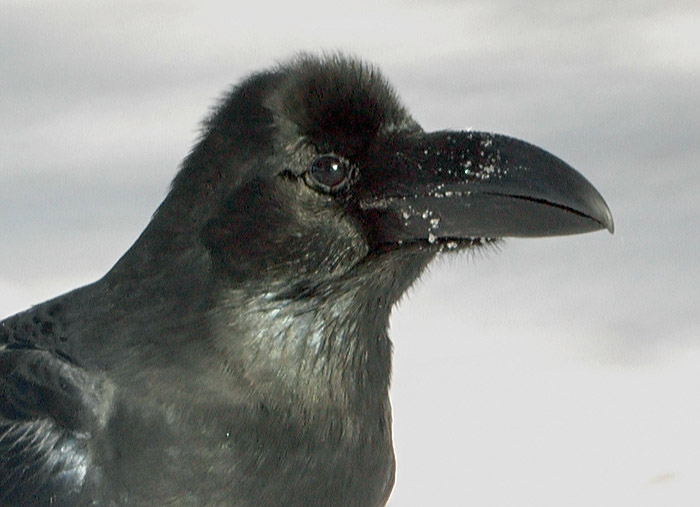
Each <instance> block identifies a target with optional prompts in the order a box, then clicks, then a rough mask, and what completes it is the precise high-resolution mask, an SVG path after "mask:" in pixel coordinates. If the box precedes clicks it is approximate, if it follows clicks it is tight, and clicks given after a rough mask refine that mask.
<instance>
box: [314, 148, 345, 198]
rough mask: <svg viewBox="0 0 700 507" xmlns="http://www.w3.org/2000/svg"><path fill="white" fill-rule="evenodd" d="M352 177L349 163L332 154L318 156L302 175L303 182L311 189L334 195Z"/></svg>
mask: <svg viewBox="0 0 700 507" xmlns="http://www.w3.org/2000/svg"><path fill="white" fill-rule="evenodd" d="M351 177H352V167H351V165H350V163H349V162H348V161H347V160H345V159H343V158H341V157H339V156H337V155H333V154H326V155H319V156H318V157H316V158H315V159H313V161H312V162H311V164H310V165H309V169H308V170H307V171H306V172H305V173H304V180H305V182H306V184H307V185H309V186H310V187H311V188H314V189H316V190H319V191H321V192H325V193H334V192H337V191H339V190H340V189H342V188H343V187H345V186H346V185H347V184H348V182H349V181H350V179H351Z"/></svg>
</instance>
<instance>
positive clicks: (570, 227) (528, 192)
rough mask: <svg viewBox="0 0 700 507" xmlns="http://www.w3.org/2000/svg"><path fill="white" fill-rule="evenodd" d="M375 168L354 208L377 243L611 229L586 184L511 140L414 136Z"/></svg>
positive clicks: (392, 146) (389, 150) (388, 149)
mask: <svg viewBox="0 0 700 507" xmlns="http://www.w3.org/2000/svg"><path fill="white" fill-rule="evenodd" d="M377 161H378V166H377V167H375V168H374V169H375V170H373V171H372V174H370V175H368V176H367V177H366V178H367V179H366V180H365V182H364V185H363V187H364V188H363V190H364V191H363V192H362V193H363V196H362V197H361V200H360V207H361V209H362V210H363V212H364V213H363V214H366V216H367V218H368V220H369V221H370V222H371V224H372V225H371V229H372V233H371V234H372V235H373V236H374V240H375V241H376V242H377V243H379V244H386V243H402V242H405V241H411V240H428V241H430V242H434V241H436V240H438V239H440V240H450V239H466V238H501V237H507V236H520V237H538V236H557V235H564V234H578V233H583V232H590V231H596V230H599V229H607V230H609V231H610V232H613V229H614V226H613V219H612V215H611V213H610V209H609V208H608V206H607V204H606V203H605V201H604V200H603V198H602V197H601V195H600V194H599V193H598V191H597V190H596V189H595V188H594V187H593V185H591V184H590V183H589V182H588V181H587V180H586V179H585V178H584V177H583V176H581V174H579V173H578V172H577V171H576V170H574V169H573V168H572V167H570V166H569V165H568V164H566V163H565V162H563V161H562V160H560V159H558V158H557V157H555V156H554V155H552V154H550V153H548V152H546V151H544V150H542V149H540V148H537V147H536V146H533V145H531V144H529V143H526V142H524V141H520V140H518V139H514V138H511V137H507V136H502V135H496V134H487V133H481V132H436V133H430V134H419V135H415V136H411V137H409V138H403V139H400V140H398V139H397V140H394V141H392V142H391V143H389V144H388V145H387V146H384V147H383V149H382V155H380V156H379V157H378V159H377ZM363 179H364V178H363Z"/></svg>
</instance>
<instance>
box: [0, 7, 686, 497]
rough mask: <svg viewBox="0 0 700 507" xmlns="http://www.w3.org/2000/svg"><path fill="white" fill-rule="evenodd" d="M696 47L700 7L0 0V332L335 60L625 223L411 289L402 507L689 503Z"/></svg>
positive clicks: (399, 355)
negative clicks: (308, 69) (596, 199)
mask: <svg viewBox="0 0 700 507" xmlns="http://www.w3.org/2000/svg"><path fill="white" fill-rule="evenodd" d="M699 47H700V5H699V4H698V3H697V1H687V2H685V1H680V0H674V1H654V2H652V1H634V2H633V1H629V0H628V1H621V2H614V3H613V2H607V1H587V2H561V1H553V0H552V1H548V0H539V1H534V2H515V1H508V0H503V1H493V0H491V1H474V2H458V1H442V2H435V1H430V2H428V1H419V0H416V1H391V2H377V1H364V0H361V1H355V2H342V3H339V4H338V5H335V4H333V3H331V2H321V1H318V2H288V3H275V2H269V1H266V0H262V1H257V2H240V3H235V2H234V3H230V2H225V3H224V2H222V3H221V4H219V3H215V2H196V3H195V2H191V3H190V2H180V1H168V2H165V1H163V2H133V1H123V2H96V1H92V2H87V1H86V2H68V1H31V2H29V1H8V0H0V90H2V92H1V93H0V238H2V241H1V242H0V317H3V316H7V315H10V314H12V313H14V312H16V311H19V310H22V309H24V308H26V307H28V306H29V305H31V304H34V303H38V302H41V301H43V300H45V299H48V298H49V297H51V296H55V295H58V294H60V293H62V292H65V291H67V290H69V289H71V288H74V287H77V286H79V285H83V284H85V283H88V282H91V281H93V280H95V279H97V278H98V277H100V276H101V275H102V274H103V273H104V272H106V271H107V270H108V269H109V268H110V267H111V265H112V264H113V263H114V262H115V261H116V260H117V259H118V258H119V256H120V255H121V254H122V253H123V252H124V251H125V250H126V249H127V248H128V247H129V246H130V244H131V243H132V242H133V241H134V240H135V239H136V237H137V236H138V234H139V232H140V231H141V230H142V229H143V227H145V225H146V224H147V222H148V220H149V217H150V214H151V213H152V212H153V211H154V210H155V208H156V206H157V205H158V204H159V202H160V201H161V200H162V198H163V197H164V196H165V193H166V191H167V188H168V184H169V182H170V179H171V178H172V177H173V176H174V174H175V172H176V170H177V167H178V164H179V162H180V160H181V159H182V158H183V157H184V156H185V155H186V154H187V153H188V150H189V148H190V147H191V145H192V144H193V142H194V141H195V139H196V136H197V132H198V124H199V122H200V121H201V119H202V118H203V117H204V116H205V115H206V113H207V111H208V110H209V108H210V107H211V106H212V105H213V103H214V102H215V100H216V98H218V97H219V96H220V95H221V94H222V92H223V91H224V90H226V89H227V88H228V87H229V86H230V84H232V83H235V82H236V81H238V80H239V79H240V78H241V77H243V76H245V75H246V74H248V73H249V72H251V71H254V70H258V69H261V68H264V67H267V66H269V65H271V64H274V63H275V62H277V61H279V60H283V59H285V58H287V57H289V56H290V55H292V54H293V53H294V52H295V51H298V50H311V51H318V50H322V49H326V50H334V49H344V50H347V51H349V52H352V53H354V54H357V55H359V56H362V57H364V58H366V59H368V60H371V61H373V62H375V63H376V64H378V65H379V66H380V67H381V68H382V69H383V70H384V72H385V74H386V75H387V77H388V78H389V79H390V80H391V81H392V82H393V83H394V85H395V87H396V89H397V90H398V92H399V94H400V95H401V96H402V97H403V99H404V101H405V103H406V104H407V106H408V107H409V109H410V110H411V111H412V112H413V115H414V117H415V118H416V119H417V120H418V121H419V122H421V123H422V125H423V126H424V128H426V129H441V128H466V127H472V128H476V129H480V130H490V131H495V132H501V133H506V134H510V135H513V136H516V137H520V138H523V139H525V140H528V141H530V142H533V143H535V144H538V145H540V146H542V147H544V148H546V149H548V150H549V151H551V152H553V153H555V154H556V155H558V156H560V157H561V158H563V159H564V160H566V161H567V162H569V163H570V164H571V165H573V166H574V167H576V168H577V169H579V170H580V171H581V172H582V173H583V174H585V175H586V177H587V178H588V179H589V180H590V181H591V182H593V183H594V185H595V186H596V187H597V188H598V189H599V190H600V191H601V193H602V194H603V196H604V197H605V198H606V200H607V202H608V204H609V205H610V207H611V209H612V211H613V215H614V217H615V222H616V227H617V229H616V233H615V235H614V236H611V235H609V234H607V233H603V232H599V233H596V234H589V235H584V236H574V237H566V238H555V239H542V240H511V241H508V242H506V243H505V244H504V245H503V247H502V248H501V249H500V250H499V251H488V252H485V253H477V254H476V255H473V256H469V255H462V256H460V257H450V258H446V259H442V260H438V261H437V262H436V263H435V265H433V268H432V270H431V272H430V273H429V274H428V275H427V276H425V277H424V278H423V279H422V280H421V281H420V282H418V283H417V284H416V286H415V287H414V288H413V289H412V290H411V291H410V293H409V295H408V296H407V297H406V298H405V299H404V301H403V302H402V303H401V304H400V306H399V307H398V308H397V310H396V311H395V313H394V317H393V319H392V333H391V334H392V338H393V340H394V344H395V373H394V382H393V385H394V388H393V391H392V399H393V404H394V433H395V440H396V452H397V458H398V478H397V485H396V488H395V491H394V495H393V497H392V500H391V505H392V506H399V507H400V506H413V505H489V506H512V505H537V506H561V505H567V506H590V505H610V506H621V505H630V506H632V505H634V506H652V505H653V506H668V505H675V506H686V505H687V506H691V505H692V506H695V505H698V502H700V434H699V431H698V428H700V396H698V394H697V390H698V386H700V340H699V339H698V335H699V334H700V304H699V300H700V288H699V287H700V262H699V261H698V254H699V253H700V252H699V250H700V198H698V196H699V195H700V176H698V169H699V167H698V165H699V164H698V161H699V160H700V51H699V50H698V48H699Z"/></svg>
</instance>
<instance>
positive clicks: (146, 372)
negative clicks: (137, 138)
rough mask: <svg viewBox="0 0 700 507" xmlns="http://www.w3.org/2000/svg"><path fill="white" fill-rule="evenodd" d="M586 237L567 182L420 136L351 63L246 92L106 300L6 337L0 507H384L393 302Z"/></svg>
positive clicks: (594, 207)
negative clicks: (487, 252)
mask: <svg viewBox="0 0 700 507" xmlns="http://www.w3.org/2000/svg"><path fill="white" fill-rule="evenodd" d="M599 229H608V230H610V232H612V231H613V220H612V216H611V213H610V211H609V208H608V206H607V205H606V204H605V202H604V200H603V198H602V197H601V196H600V194H599V193H598V192H597V191H596V190H595V189H594V187H593V186H592V185H591V184H590V183H589V182H588V181H587V180H586V179H584V177H583V176H581V175H580V174H579V173H578V172H576V171H575V170H574V169H572V168H571V167H570V166H568V165H567V164H566V163H564V162H563V161H561V160H560V159H558V158H556V157H555V156H553V155H551V154H549V153H548V152H546V151H544V150H542V149H540V148H537V147H535V146H533V145H531V144H528V143H526V142H523V141H520V140H516V139H514V138H511V137H507V136H504V135H497V134H490V133H483V132H475V131H466V132H459V131H440V132H425V131H423V130H422V128H421V127H420V125H419V124H418V123H417V122H416V121H415V120H414V119H413V118H412V117H411V116H410V114H409V113H408V112H407V111H406V109H405V108H404V106H403V105H402V104H401V102H400V101H399V99H398V97H397V95H396V94H395V92H394V91H393V89H392V88H391V87H390V85H389V84H388V83H387V81H386V80H385V79H384V78H383V77H382V75H381V74H380V72H379V71H378V70H377V69H376V68H375V67H373V66H371V65H369V64H366V63H364V62H362V61H360V60H358V59H355V58H353V57H349V56H345V55H342V54H334V55H324V56H315V55H307V54H303V55H297V56H296V57H294V58H293V59H291V60H288V61H286V62H285V63H282V64H278V65H277V66H276V67H274V68H272V69H270V70H267V71H263V72H259V73H256V74H253V75H251V76H250V77H248V78H247V79H245V80H243V81H242V82H241V83H240V84H238V85H237V86H235V87H234V88H233V89H232V90H231V91H230V93H228V94H227V95H226V96H225V97H224V98H223V100H222V101H221V102H220V104H219V105H218V106H217V107H216V108H215V110H214V111H213V112H212V113H211V115H210V117H209V118H208V119H207V120H206V121H205V123H204V127H203V134H202V136H201V138H200V140H199V141H198V143H197V144H196V146H195V147H194V148H193V150H192V151H191V152H190V154H189V155H188V156H187V157H186V158H185V160H184V162H183V164H182V166H181V169H180V170H179V172H178V174H177V175H176V177H175V179H174V181H173V183H172V185H171V188H170V190H169V193H168V195H167V196H166V198H165V200H164V202H163V203H162V204H161V205H160V206H159V207H158V209H157V210H156V212H155V213H154V215H153V217H152V220H151V222H150V223H149V225H148V226H147V228H146V229H145V230H144V232H143V233H142V234H141V236H140V237H139V238H138V239H137V241H136V242H135V243H134V245H133V246H132V247H131V248H130V249H129V250H128V251H127V252H126V253H125V254H124V255H123V256H122V257H121V258H120V260H119V261H118V262H117V263H116V264H115V266H114V267H113V268H112V269H111V270H110V271H109V272H108V273H107V274H106V275H105V276H104V277H103V278H102V279H100V280H98V281H97V282H95V283H92V284H91V285H87V286H85V287H82V288H78V289H76V290H73V291H72V292H69V293H67V294H64V295H62V296H59V297H57V298H55V299H52V300H50V301H47V302H45V303H42V304H39V305H37V306H34V307H32V308H30V309H29V310H27V311H24V312H22V313H19V314H17V315H14V316H12V317H9V318H7V319H6V320H4V321H3V322H2V323H0V503H1V504H4V505H129V504H134V505H163V504H174V505H232V506H277V505H280V506H309V505H320V506H379V505H384V504H385V503H386V502H387V499H388V497H389V494H390V492H391V489H392V486H393V483H394V469H395V461H394V453H393V447H392V432H391V425H392V420H391V409H390V403H389V383H390V374H391V353H392V344H391V341H390V340H389V337H388V334H387V328H388V322H389V315H390V313H391V310H392V308H393V307H394V305H395V304H396V303H397V301H398V300H399V299H400V297H401V295H402V294H404V292H405V291H406V290H407V288H408V287H409V286H411V284H412V283H413V282H414V281H415V280H416V279H417V278H418V277H419V276H420V274H421V272H422V271H423V270H424V269H425V267H426V266H427V265H428V263H429V262H430V261H431V259H433V258H434V257H435V256H436V255H437V254H438V253H440V252H443V251H463V250H467V249H474V248H479V247H481V246H483V245H488V244H490V243H491V242H493V241H497V240H498V238H503V237H513V236H516V237H527V236H530V237H538V236H550V235H564V234H576V233H583V232H589V231H595V230H599Z"/></svg>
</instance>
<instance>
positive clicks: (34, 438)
mask: <svg viewBox="0 0 700 507" xmlns="http://www.w3.org/2000/svg"><path fill="white" fill-rule="evenodd" d="M57 324H58V323H57V322H56V321H55V319H54V320H51V319H45V318H44V317H43V316H42V314H41V312H32V311H28V312H24V313H23V314H18V315H17V316H15V317H11V318H9V319H7V320H5V321H3V322H0V503H1V504H2V505H48V504H52V505H75V504H76V502H77V501H78V499H79V496H80V493H81V491H82V489H83V488H84V486H85V481H86V477H87V474H88V470H89V465H90V463H89V462H90V452H89V443H90V439H91V438H92V437H93V435H94V433H95V432H97V431H98V430H99V429H100V428H101V427H102V426H103V425H104V421H105V419H106V417H107V414H106V411H107V407H108V404H107V400H108V398H109V396H108V392H109V391H110V389H109V385H108V382H107V381H106V380H105V378H104V377H103V376H101V375H99V374H95V373H92V372H89V371H87V370H86V369H84V368H82V367H81V366H80V365H78V364H76V363H75V362H74V361H72V359H71V358H70V356H68V355H67V354H66V353H65V352H64V351H62V350H61V349H60V348H57V347H54V346H52V344H51V342H52V341H53V338H54V335H55V332H56V327H57ZM57 338H60V336H58V337H57ZM59 341H60V340H59Z"/></svg>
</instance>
